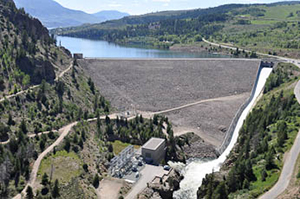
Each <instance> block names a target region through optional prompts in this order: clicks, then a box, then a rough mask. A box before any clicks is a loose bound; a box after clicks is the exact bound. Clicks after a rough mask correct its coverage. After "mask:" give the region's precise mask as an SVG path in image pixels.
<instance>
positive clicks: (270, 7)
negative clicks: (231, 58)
mask: <svg viewBox="0 0 300 199" xmlns="http://www.w3.org/2000/svg"><path fill="white" fill-rule="evenodd" d="M299 22H300V3H299V2H282V3H275V4H254V5H242V4H229V5H224V6H219V7H215V8H208V9H197V10H190V11H178V12H172V11H170V12H167V13H165V12H161V13H153V14H148V15H141V16H131V17H125V18H123V19H121V20H115V21H108V22H105V23H102V24H94V25H87V26H79V27H72V28H66V29H57V30H54V31H53V33H55V34H59V35H65V36H72V37H82V38H90V39H100V40H107V41H112V42H116V43H119V44H134V45H142V46H152V47H155V48H169V47H171V46H174V45H176V44H180V45H190V44H195V43H199V42H201V38H202V37H205V38H207V39H209V40H212V41H216V42H221V43H228V44H234V45H237V46H239V47H243V48H247V49H249V50H253V51H260V52H264V53H271V54H277V55H282V56H290V57H297V56H298V55H299V46H300V43H299V37H300V34H299V26H300V24H299Z"/></svg>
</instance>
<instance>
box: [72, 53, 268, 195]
mask: <svg viewBox="0 0 300 199" xmlns="http://www.w3.org/2000/svg"><path fill="white" fill-rule="evenodd" d="M78 64H79V65H80V66H81V67H82V68H83V69H84V70H85V72H86V73H87V74H89V75H90V76H91V78H92V79H93V81H94V82H95V84H96V85H97V86H98V88H99V90H100V92H101V93H102V95H104V96H105V97H106V98H107V99H108V100H109V101H110V102H111V105H112V106H113V107H115V108H116V109H117V111H116V112H122V111H123V112H130V113H134V114H136V113H138V114H142V115H143V116H144V115H153V114H162V115H164V116H167V117H168V118H169V121H170V122H171V123H172V126H173V129H174V135H175V136H176V135H177V136H180V135H182V134H185V133H188V132H194V133H195V134H196V135H197V136H199V137H200V138H201V139H202V140H203V141H204V142H203V143H198V144H197V147H196V148H194V149H192V150H193V151H196V154H195V157H194V158H197V159H196V160H195V159H190V160H188V164H187V165H184V166H183V169H182V174H183V175H184V176H185V178H184V180H183V181H182V182H181V184H180V187H181V189H180V190H179V191H177V192H175V197H176V198H178V199H180V198H195V197H196V191H197V189H198V187H199V186H200V185H201V182H202V178H203V177H204V176H205V174H206V173H210V172H212V170H213V169H214V170H215V171H216V170H218V168H219V165H220V164H221V163H222V162H223V161H224V160H225V159H226V155H227V154H228V153H229V152H230V150H231V148H232V147H233V145H234V143H235V142H236V140H237V137H238V129H239V127H240V126H241V125H242V123H243V120H244V119H243V118H245V117H246V116H247V113H248V112H249V110H250V108H251V106H252V105H253V103H254V101H255V99H256V98H257V96H258V94H259V93H260V92H261V90H262V88H263V85H264V82H265V81H266V78H267V77H268V75H269V74H270V72H271V70H272V68H271V67H270V66H267V67H263V65H264V64H262V62H261V60H259V59H227V58H218V59H215V58H209V59H198V58H189V59H186V58H176V59H166V58H163V59H162V58H160V59H142V58H138V59H132V58H131V59H112V58H110V59H95V58H85V59H80V60H78ZM259 77H261V78H259ZM260 79H261V80H260ZM213 149H214V150H215V151H217V152H218V154H219V155H220V154H222V155H221V156H219V158H218V159H215V160H213V161H209V162H204V161H203V160H204V159H205V158H215V156H212V150H213ZM204 167H205V168H204Z"/></svg>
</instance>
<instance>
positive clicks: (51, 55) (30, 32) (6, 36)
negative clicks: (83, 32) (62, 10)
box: [0, 0, 70, 95]
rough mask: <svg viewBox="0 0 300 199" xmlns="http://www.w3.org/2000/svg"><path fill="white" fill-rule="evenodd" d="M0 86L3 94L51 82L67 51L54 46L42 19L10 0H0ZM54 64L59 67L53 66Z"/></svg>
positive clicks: (64, 64) (66, 56) (67, 58)
mask: <svg viewBox="0 0 300 199" xmlns="http://www.w3.org/2000/svg"><path fill="white" fill-rule="evenodd" d="M0 27H1V28H0V74H1V76H0V80H1V81H0V84H1V85H0V87H1V91H3V95H5V94H8V93H12V92H17V91H19V90H22V89H26V88H27V87H29V86H30V85H33V84H39V83H41V81H42V80H43V79H45V80H46V81H47V82H50V83H51V82H53V81H54V79H55V77H56V71H57V72H58V71H60V70H63V69H64V68H66V64H67V63H69V61H70V52H68V51H67V50H65V49H63V48H58V47H57V46H56V41H55V39H54V38H53V37H51V36H50V35H49V32H48V30H47V29H46V28H45V27H44V26H43V25H42V23H41V22H40V21H39V20H38V19H35V18H32V17H31V16H29V15H28V14H26V13H25V11H24V10H23V9H17V8H16V6H15V4H14V2H13V1H12V0H0ZM54 64H55V65H56V66H58V67H54Z"/></svg>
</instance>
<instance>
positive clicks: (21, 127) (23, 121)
mask: <svg viewBox="0 0 300 199" xmlns="http://www.w3.org/2000/svg"><path fill="white" fill-rule="evenodd" d="M19 129H20V131H21V132H23V133H24V134H26V133H27V132H28V130H27V126H26V122H25V120H24V118H23V119H22V121H21V124H20V126H19Z"/></svg>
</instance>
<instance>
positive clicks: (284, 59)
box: [202, 38, 300, 68]
mask: <svg viewBox="0 0 300 199" xmlns="http://www.w3.org/2000/svg"><path fill="white" fill-rule="evenodd" d="M202 40H203V41H204V42H205V43H208V44H210V45H212V46H217V47H219V46H220V47H222V48H226V49H231V50H236V49H237V47H233V46H229V45H224V44H218V43H214V42H210V41H207V40H206V39H204V38H202ZM239 49H240V50H241V51H243V50H244V51H245V52H248V53H249V52H251V51H250V50H246V49H241V48H239ZM256 54H257V55H261V56H266V57H272V58H276V59H279V60H282V61H285V62H289V63H293V64H295V65H296V66H298V67H299V68H300V60H297V59H291V58H286V57H280V56H275V55H269V54H265V53H260V52H256Z"/></svg>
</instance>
